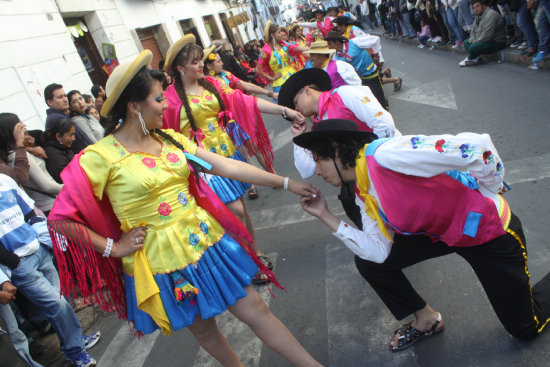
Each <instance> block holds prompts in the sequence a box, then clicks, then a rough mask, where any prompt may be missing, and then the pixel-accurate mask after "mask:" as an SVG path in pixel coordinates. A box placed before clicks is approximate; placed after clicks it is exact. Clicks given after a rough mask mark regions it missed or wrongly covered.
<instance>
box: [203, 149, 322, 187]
mask: <svg viewBox="0 0 550 367" xmlns="http://www.w3.org/2000/svg"><path fill="white" fill-rule="evenodd" d="M196 155H197V157H199V158H201V159H203V160H205V161H206V162H208V163H210V164H211V165H212V168H211V169H210V170H208V171H207V172H208V173H211V174H214V175H217V176H223V177H227V178H230V179H232V180H237V181H242V182H247V183H251V184H254V185H260V186H268V187H283V185H284V182H285V178H284V177H282V176H278V175H274V174H273V173H269V172H266V171H264V170H262V169H259V168H256V167H254V166H253V165H251V164H248V163H245V162H241V161H237V160H234V159H230V158H225V157H222V156H221V155H218V154H215V153H211V152H209V151H207V150H204V149H202V148H198V149H197V153H196ZM288 191H290V192H292V193H294V194H296V195H301V196H305V197H312V196H313V195H316V194H317V189H315V188H314V187H313V186H311V185H310V184H307V183H300V182H296V181H294V180H289V184H288Z"/></svg>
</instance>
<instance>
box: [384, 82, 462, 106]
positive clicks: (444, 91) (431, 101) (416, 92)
mask: <svg viewBox="0 0 550 367" xmlns="http://www.w3.org/2000/svg"><path fill="white" fill-rule="evenodd" d="M403 80H404V83H408V82H407V80H406V79H405V78H404V79H403ZM391 97H392V98H395V99H400V100H403V101H407V102H414V103H421V104H425V105H428V106H434V107H441V108H447V109H450V110H455V111H457V110H458V107H457V105H456V98H455V94H454V93H453V89H452V87H451V80H450V79H449V78H444V79H441V80H436V81H434V82H429V83H422V84H421V85H419V86H418V87H415V88H407V89H405V90H403V92H400V93H396V94H392V95H391Z"/></svg>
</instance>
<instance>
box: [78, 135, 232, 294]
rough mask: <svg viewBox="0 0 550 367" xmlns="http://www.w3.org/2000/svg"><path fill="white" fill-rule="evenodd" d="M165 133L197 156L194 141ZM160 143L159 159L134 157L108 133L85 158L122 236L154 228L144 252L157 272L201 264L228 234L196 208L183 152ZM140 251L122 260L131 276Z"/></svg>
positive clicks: (138, 154)
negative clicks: (201, 260)
mask: <svg viewBox="0 0 550 367" xmlns="http://www.w3.org/2000/svg"><path fill="white" fill-rule="evenodd" d="M165 132H166V133H168V134H169V135H171V136H172V137H174V139H175V140H176V141H178V142H179V143H181V144H182V145H183V147H184V148H185V149H186V151H188V152H189V153H191V154H195V152H196V150H197V146H196V145H195V144H194V143H192V142H191V141H189V139H187V138H185V137H184V136H183V135H181V134H178V133H176V132H174V131H173V130H165ZM160 140H161V142H162V145H163V146H162V150H161V154H160V156H159V157H157V156H154V155H151V154H148V153H141V152H134V153H130V152H128V151H127V150H126V149H125V148H124V146H123V145H122V144H121V143H120V142H119V141H118V140H117V139H116V138H115V137H114V136H113V135H109V136H107V137H105V138H103V139H101V140H100V141H98V142H97V143H96V144H94V145H91V146H89V147H87V148H86V150H85V151H84V154H83V155H82V157H81V158H80V165H81V166H82V168H83V169H84V172H86V175H87V176H88V178H89V180H90V183H91V184H92V188H93V191H94V194H95V196H96V197H97V198H98V199H100V200H101V199H102V198H103V196H104V195H107V196H108V198H109V201H110V202H111V205H112V207H113V211H114V213H115V214H116V216H117V218H118V220H119V221H120V224H121V229H122V231H123V232H128V231H129V230H130V229H132V228H134V227H138V226H140V225H144V224H147V225H149V229H148V231H147V236H146V237H145V243H144V251H145V256H146V259H147V262H148V264H149V267H150V270H151V272H152V273H153V274H158V273H168V272H171V271H174V270H177V269H183V268H185V267H186V266H187V265H189V264H193V263H196V262H197V261H198V260H199V259H200V257H201V256H202V254H203V252H204V251H205V250H206V249H207V248H208V247H210V246H212V245H213V244H214V243H216V242H218V240H219V239H220V238H221V237H222V236H223V234H224V230H223V228H222V227H221V226H220V224H219V223H218V222H217V221H216V220H215V219H214V218H212V217H211V216H210V214H209V213H208V212H206V211H205V210H203V209H202V208H200V207H197V203H196V202H195V199H194V197H193V196H191V195H190V193H189V182H188V176H189V174H190V170H189V167H188V165H187V159H186V158H185V155H184V154H183V152H182V151H181V150H180V149H178V148H177V147H176V146H174V145H172V144H171V143H170V142H169V141H167V140H165V139H163V138H160ZM139 252H141V251H138V252H136V253H134V254H131V255H129V256H127V257H125V258H123V259H122V264H123V269H124V271H125V272H126V273H127V274H128V275H130V276H134V260H135V258H136V255H137V254H138V253H139ZM136 268H137V265H136ZM140 271H142V270H141V269H140ZM137 287H138V285H137V283H136V288H137ZM136 291H138V290H137V289H136Z"/></svg>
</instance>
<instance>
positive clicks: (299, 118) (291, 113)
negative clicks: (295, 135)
mask: <svg viewBox="0 0 550 367" xmlns="http://www.w3.org/2000/svg"><path fill="white" fill-rule="evenodd" d="M286 115H287V116H288V118H290V119H292V120H294V121H295V122H298V123H302V122H305V121H306V118H305V117H304V115H302V114H301V113H300V112H298V111H296V110H293V109H290V108H287V110H286Z"/></svg>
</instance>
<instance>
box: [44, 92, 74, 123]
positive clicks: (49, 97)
mask: <svg viewBox="0 0 550 367" xmlns="http://www.w3.org/2000/svg"><path fill="white" fill-rule="evenodd" d="M44 100H45V101H46V104H47V105H48V107H49V108H48V109H47V110H46V129H47V128H49V127H50V126H52V124H53V123H54V122H55V121H57V120H62V119H66V118H69V114H68V113H66V111H67V109H68V108H69V100H68V99H67V94H66V93H65V90H64V89H63V86H62V85H61V84H56V83H52V84H50V85H48V86H47V87H46V88H44Z"/></svg>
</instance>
